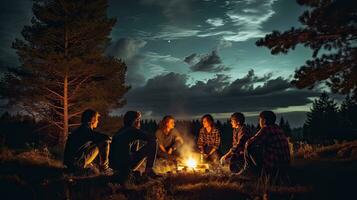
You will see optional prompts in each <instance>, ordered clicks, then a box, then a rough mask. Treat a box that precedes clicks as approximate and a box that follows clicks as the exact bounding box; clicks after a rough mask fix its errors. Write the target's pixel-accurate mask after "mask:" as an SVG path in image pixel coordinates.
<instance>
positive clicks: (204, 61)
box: [184, 50, 230, 73]
mask: <svg viewBox="0 0 357 200" xmlns="http://www.w3.org/2000/svg"><path fill="white" fill-rule="evenodd" d="M197 60H198V61H197ZM195 61H197V62H196V63H195ZM184 62H186V63H187V64H189V65H191V66H190V69H191V71H193V72H215V73H217V72H223V71H228V70H230V68H228V67H226V66H224V65H223V64H222V60H221V58H220V57H219V55H218V53H217V51H216V50H213V51H212V52H211V53H209V54H206V55H202V56H198V55H197V54H195V53H194V54H191V55H189V56H187V57H186V58H185V59H184Z"/></svg>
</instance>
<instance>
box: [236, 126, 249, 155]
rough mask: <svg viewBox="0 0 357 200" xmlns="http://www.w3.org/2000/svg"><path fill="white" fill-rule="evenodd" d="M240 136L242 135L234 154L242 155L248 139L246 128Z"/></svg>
mask: <svg viewBox="0 0 357 200" xmlns="http://www.w3.org/2000/svg"><path fill="white" fill-rule="evenodd" d="M241 134H242V136H241V137H240V138H239V140H238V142H237V146H236V149H235V152H237V153H243V152H244V146H245V143H246V142H247V141H248V139H249V130H248V128H246V127H245V128H243V129H242V132H241Z"/></svg>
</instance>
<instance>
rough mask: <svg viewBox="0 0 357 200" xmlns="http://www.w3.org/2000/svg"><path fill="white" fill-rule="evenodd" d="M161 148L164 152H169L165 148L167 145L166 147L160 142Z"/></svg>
mask: <svg viewBox="0 0 357 200" xmlns="http://www.w3.org/2000/svg"><path fill="white" fill-rule="evenodd" d="M159 148H160V150H161V151H162V152H165V153H167V152H166V149H165V147H164V145H162V144H160V145H159Z"/></svg>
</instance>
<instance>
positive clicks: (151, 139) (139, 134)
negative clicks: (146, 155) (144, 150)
mask: <svg viewBox="0 0 357 200" xmlns="http://www.w3.org/2000/svg"><path fill="white" fill-rule="evenodd" d="M130 136H131V138H130V141H134V140H143V141H145V142H147V143H151V144H152V143H156V137H155V136H150V135H149V134H148V133H147V132H145V131H143V130H140V129H136V128H133V129H132V133H131V134H130Z"/></svg>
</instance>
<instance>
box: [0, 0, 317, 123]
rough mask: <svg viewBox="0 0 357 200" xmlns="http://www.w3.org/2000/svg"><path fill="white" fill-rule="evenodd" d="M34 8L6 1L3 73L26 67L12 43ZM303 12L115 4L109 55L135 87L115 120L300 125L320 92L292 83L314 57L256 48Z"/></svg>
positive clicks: (206, 2)
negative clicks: (243, 118)
mask: <svg viewBox="0 0 357 200" xmlns="http://www.w3.org/2000/svg"><path fill="white" fill-rule="evenodd" d="M31 4H32V3H31V1H30V0H2V1H1V12H0V20H1V26H0V30H1V32H0V51H1V54H0V66H1V70H2V71H3V69H4V67H5V66H8V67H16V66H18V65H19V63H18V58H17V56H16V54H15V51H14V50H13V49H11V43H12V41H13V40H14V39H15V38H16V37H20V32H21V30H22V28H23V26H24V25H26V24H29V23H30V20H31V17H32V14H31V13H32V12H31V6H32V5H31ZM303 10H304V8H303V7H300V6H299V5H298V4H297V3H296V1H295V0H232V1H224V0H112V1H110V2H109V9H108V15H109V16H110V17H115V18H117V24H116V25H115V27H114V28H113V31H112V33H111V38H112V41H111V44H110V46H109V47H108V48H107V51H106V54H108V55H112V56H115V57H118V58H121V59H123V60H124V61H125V62H126V64H127V66H128V74H127V83H128V84H130V85H131V86H132V88H131V90H130V91H129V92H128V94H127V95H126V98H127V105H126V106H125V107H124V108H122V109H120V110H117V111H113V113H114V114H117V113H123V112H125V111H127V110H129V109H134V110H140V111H142V113H143V115H144V117H145V118H155V119H159V118H161V117H162V116H163V115H166V114H172V115H174V116H175V117H177V118H180V119H181V118H185V119H191V118H198V117H200V116H201V115H203V114H205V113H211V114H213V116H214V117H215V118H217V119H225V118H228V117H229V116H230V114H231V113H233V112H237V111H238V112H243V113H244V114H246V115H247V116H248V121H249V122H252V123H255V121H254V120H256V115H257V114H258V113H259V112H260V111H262V110H267V109H268V110H273V111H275V112H277V113H278V114H279V116H281V115H283V116H284V118H286V119H288V120H289V122H290V124H291V125H292V126H293V127H296V126H301V125H302V123H303V122H304V120H305V112H306V111H308V110H309V108H310V106H311V102H312V100H313V99H314V98H315V97H316V96H318V95H319V91H308V90H297V89H295V88H294V87H293V86H291V85H290V83H289V82H290V80H291V79H292V75H293V74H294V71H295V69H297V68H298V67H300V66H301V65H303V64H304V62H305V61H306V60H307V59H308V58H309V57H311V51H309V50H308V49H305V48H304V47H301V46H298V47H297V48H296V49H295V50H294V51H291V52H290V53H289V54H287V55H277V56H273V55H271V54H270V51H269V50H268V49H267V48H263V47H257V46H256V45H255V42H256V40H258V39H259V38H261V37H264V35H265V34H267V33H270V32H271V31H272V30H281V31H284V30H287V29H289V28H290V27H292V26H294V27H297V26H299V23H298V17H299V16H300V14H301V13H302V12H303ZM253 119H254V120H253ZM252 120H253V121H252Z"/></svg>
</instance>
